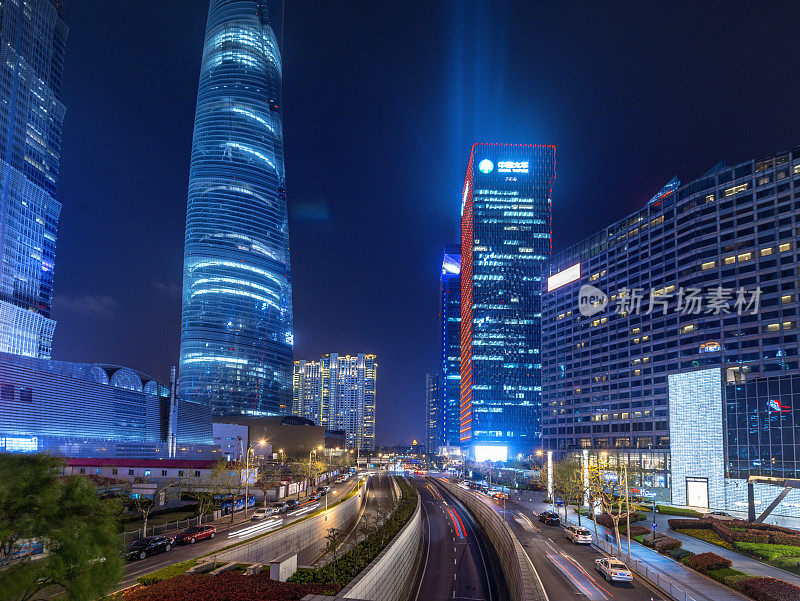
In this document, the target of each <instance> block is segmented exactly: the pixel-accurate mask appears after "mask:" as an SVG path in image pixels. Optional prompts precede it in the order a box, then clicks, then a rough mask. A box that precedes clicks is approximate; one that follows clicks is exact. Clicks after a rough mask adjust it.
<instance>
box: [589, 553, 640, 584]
mask: <svg viewBox="0 0 800 601" xmlns="http://www.w3.org/2000/svg"><path fill="white" fill-rule="evenodd" d="M594 567H595V569H596V570H597V571H598V572H600V573H601V574H602V575H603V578H605V579H606V580H607V581H609V582H611V581H614V580H616V581H617V582H631V581H632V580H633V574H631V571H630V570H629V569H628V566H626V565H625V564H624V563H622V562H621V561H620V560H619V559H614V558H613V557H603V558H601V559H595V560H594Z"/></svg>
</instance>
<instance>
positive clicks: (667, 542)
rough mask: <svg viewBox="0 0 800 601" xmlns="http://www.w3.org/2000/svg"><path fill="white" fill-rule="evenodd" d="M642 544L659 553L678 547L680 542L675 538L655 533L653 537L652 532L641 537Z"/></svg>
mask: <svg viewBox="0 0 800 601" xmlns="http://www.w3.org/2000/svg"><path fill="white" fill-rule="evenodd" d="M642 544H643V545H645V546H647V547H650V548H651V549H655V550H656V551H658V552H659V553H666V552H667V551H672V550H673V549H680V548H681V544H682V543H681V541H679V540H678V539H677V538H672V537H671V536H667V535H666V534H660V533H656V535H655V537H653V535H652V534H650V535H648V536H644V537H642Z"/></svg>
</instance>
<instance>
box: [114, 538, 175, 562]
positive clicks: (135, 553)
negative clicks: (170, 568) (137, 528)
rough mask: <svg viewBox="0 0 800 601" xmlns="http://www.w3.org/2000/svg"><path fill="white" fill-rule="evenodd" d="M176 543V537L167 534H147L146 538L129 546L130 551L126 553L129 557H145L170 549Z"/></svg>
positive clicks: (137, 540)
mask: <svg viewBox="0 0 800 601" xmlns="http://www.w3.org/2000/svg"><path fill="white" fill-rule="evenodd" d="M174 544H175V539H174V538H168V537H166V536H147V537H145V538H139V539H136V540H135V541H133V542H132V543H131V544H130V545H129V546H128V552H127V553H126V554H125V557H127V558H128V559H144V558H145V557H147V556H148V555H155V554H156V553H163V552H164V551H169V550H170V549H172V545H174Z"/></svg>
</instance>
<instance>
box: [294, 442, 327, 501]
mask: <svg viewBox="0 0 800 601" xmlns="http://www.w3.org/2000/svg"><path fill="white" fill-rule="evenodd" d="M321 449H322V445H318V446H317V448H316V449H311V450H310V451H309V452H308V480H309V482H310V481H311V478H312V476H311V454H312V453H313V454H314V455H316V454H317V451H318V450H321ZM310 494H311V493H310V492H309V490H308V488H306V496H308V495H310ZM297 498H298V499H299V498H300V493H297Z"/></svg>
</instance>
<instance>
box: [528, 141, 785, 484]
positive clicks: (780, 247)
mask: <svg viewBox="0 0 800 601" xmlns="http://www.w3.org/2000/svg"><path fill="white" fill-rule="evenodd" d="M797 215H800V148H797V149H794V150H793V151H791V152H785V153H781V154H778V155H775V156H771V157H766V158H763V159H759V160H751V161H747V162H744V163H740V164H738V165H735V166H727V165H725V164H724V163H720V164H718V165H716V166H715V167H714V168H712V169H711V170H709V171H708V172H706V173H705V174H703V175H702V176H701V177H700V178H698V179H696V180H694V181H691V182H689V183H687V184H684V185H678V183H677V180H676V179H675V180H673V181H672V182H670V183H669V184H668V185H667V186H666V187H665V188H664V189H662V191H661V192H659V194H657V195H655V196H654V197H653V198H652V199H651V200H650V201H649V202H647V204H646V205H645V206H644V207H643V208H642V209H640V210H638V211H636V212H635V213H633V214H631V215H629V216H628V217H626V218H625V219H622V220H620V221H618V222H616V223H614V224H613V225H611V226H609V227H607V228H605V229H604V230H602V231H600V232H598V233H597V234H595V235H593V236H592V237H590V238H588V239H587V240H585V241H584V242H581V243H580V244H578V245H576V246H574V247H572V248H570V249H568V250H566V251H564V252H561V253H559V254H557V255H556V256H554V257H553V259H552V260H551V262H550V275H554V274H558V273H561V272H563V271H564V270H566V269H568V268H570V267H571V266H574V265H575V264H577V263H580V266H581V272H580V277H579V278H578V279H576V280H574V281H571V282H569V283H566V284H564V285H562V286H560V287H558V288H556V289H554V290H552V291H551V292H548V293H546V294H545V298H544V308H543V324H542V333H543V337H544V355H543V357H544V382H543V383H544V398H543V403H544V407H543V421H544V424H543V428H544V447H545V448H548V449H553V450H558V451H569V450H570V449H580V448H592V449H597V448H601V449H607V448H617V449H640V450H644V449H653V450H657V449H663V450H664V452H666V450H667V449H669V448H670V442H671V441H670V425H669V416H670V408H669V395H668V376H669V374H670V373H676V372H679V371H684V370H693V369H706V368H710V367H721V368H723V378H724V382H726V384H736V383H747V384H746V386H750V384H749V383H750V382H752V381H759V380H764V379H766V378H769V379H772V378H774V377H780V376H789V375H795V374H797V373H799V372H800V370H798V350H799V349H800V347H798V331H797V324H798V318H800V315H798V307H799V306H800V305H798V293H799V292H800V291H798V264H797V242H796V241H797V235H798V231H800V230H798V228H799V227H800V221H799V220H798V217H797ZM584 285H591V286H593V287H595V288H596V289H598V290H599V291H600V292H601V293H602V294H605V295H606V296H607V298H608V301H609V302H608V305H607V306H606V307H605V308H602V307H599V309H600V310H599V311H598V312H597V313H596V314H593V315H590V316H584V315H582V314H581V311H580V310H579V309H580V306H579V304H580V303H579V296H580V290H581V288H582V287H583V286H584ZM692 288H696V289H701V290H703V291H704V293H705V294H706V298H707V293H708V291H709V290H712V291H713V290H715V289H719V288H721V289H723V291H727V295H728V299H729V302H728V308H727V309H726V310H725V311H715V310H713V308H712V309H711V310H708V309H709V307H708V305H704V306H703V308H702V310H701V311H700V312H699V313H698V312H696V311H691V310H688V309H687V304H686V301H685V294H686V292H685V291H687V290H689V289H692ZM754 288H758V289H760V291H761V295H760V299H759V300H760V302H759V308H758V310H757V311H756V312H755V313H753V312H752V311H751V310H747V308H746V307H742V309H744V310H742V311H741V314H740V311H739V310H737V308H736V307H735V305H734V303H735V301H736V299H737V296H738V294H737V291H738V290H739V289H745V290H750V291H752V290H753V289H754ZM635 289H639V290H641V291H642V297H643V299H642V305H641V308H640V310H638V311H632V310H631V311H627V312H619V311H618V307H619V300H620V298H621V296H622V295H623V292H622V291H624V290H628V291H632V290H635ZM681 290H684V297H683V298H684V300H683V304H682V308H681V309H679V308H678V303H679V300H680V299H681V298H682V297H681ZM651 292H652V294H653V295H654V296H655V298H656V304H655V305H654V310H653V311H650V312H648V307H649V306H650V305H649V304H650V293H651ZM764 381H766V380H764ZM757 386H767V384H758V385H757ZM780 386H782V385H780ZM780 389H782V388H779V390H780ZM729 390H731V387H730V386H728V385H726V386H725V402H726V404H727V405H728V406H729V407H736V415H737V417H736V418H735V422H736V428H735V430H734V432H735V434H733V433H731V434H729V436H736V437H737V439H736V441H735V443H734V440H733V439H729V441H728V442H729V449H732V448H733V447H737V446H738V447H740V451H739V452H738V453H739V456H740V457H741V456H751V455H752V454H753V453H754V452H755V453H756V454H759V455H761V456H762V459H760V460H759V461H762V462H763V457H764V449H765V448H769V446H767V447H765V446H764V444H763V437H764V436H766V435H765V434H764V432H763V428H764V427H765V426H766V425H767V424H769V423H770V422H768V421H759V424H760V425H759V428H761V430H760V432H759V433H758V434H756V433H751V432H750V427H751V426H750V425H740V423H741V424H746V423H747V422H748V420H752V419H756V417H752V416H751V417H747V416H748V414H749V413H750V412H751V409H752V408H751V409H748V408H747V407H750V405H749V404H748V403H750V401H749V400H748V401H746V402H745V401H742V403H744V404H742V405H737V404H736V403H739V401H736V402H735V403H734V404H733V405H731V402H729V401H730V398H729V396H728V391H729ZM757 390H760V388H757ZM792 390H793V389H792ZM742 394H744V395H746V397H747V398H750V397H752V398H755V396H754V395H752V394H751V393H742ZM735 398H739V396H738V394H737V396H736V397H735ZM792 415H793V414H792ZM763 417H764V414H761V415H760V416H758V419H759V420H762V418H763ZM726 419H727V420H730V419H732V418H731V417H730V416H728V417H726ZM729 425H732V424H729ZM751 425H752V424H751ZM745 433H747V434H746V435H745ZM751 436H753V437H754V439H757V440H758V441H759V442H758V443H757V444H756V443H754V444H753V445H750V443H749V442H748V443H747V445H745V444H744V440H745V439H749V438H750V437H751ZM748 445H750V450H747V449H746V448H745V447H747V446H748ZM768 453H769V457H770V463H771V461H772V460H771V457H776V461H779V460H780V456H777V455H774V454H772V451H769V452H768ZM784 453H785V450H784ZM737 461H740V460H738V459H737ZM741 469H743V468H742V467H741V466H740V465H739V464H737V467H736V470H741ZM734 471H735V470H734Z"/></svg>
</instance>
